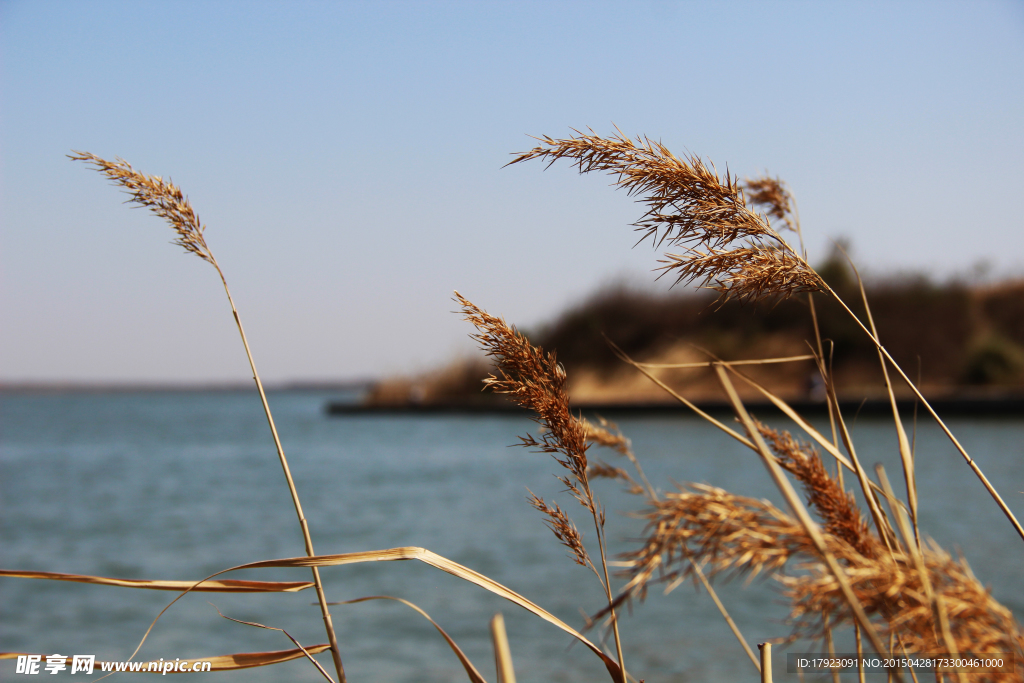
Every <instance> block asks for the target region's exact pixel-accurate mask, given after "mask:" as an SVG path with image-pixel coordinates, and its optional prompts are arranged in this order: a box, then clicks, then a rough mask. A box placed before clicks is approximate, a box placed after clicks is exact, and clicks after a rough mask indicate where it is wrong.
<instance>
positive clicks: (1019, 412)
mask: <svg viewBox="0 0 1024 683" xmlns="http://www.w3.org/2000/svg"><path fill="white" fill-rule="evenodd" d="M929 402H930V404H931V406H932V407H933V408H934V409H935V411H936V412H937V413H938V414H939V415H941V416H943V417H998V418H1024V396H1022V395H1013V396H999V397H996V396H988V397H959V398H940V399H935V400H932V401H929ZM696 405H697V407H698V408H700V409H701V410H703V411H705V412H707V413H715V414H722V413H730V414H731V413H732V407H731V405H730V404H728V403H726V402H724V401H703V402H698V403H697V404H696ZM789 405H790V407H791V408H793V410H795V411H796V412H797V413H799V414H800V415H814V416H818V415H827V414H828V408H827V405H826V404H825V403H824V402H823V401H791V402H789ZM896 405H897V407H898V408H899V410H900V415H901V417H903V418H904V419H909V418H911V417H912V416H913V414H914V405H915V404H914V401H912V400H902V399H901V400H897V401H896ZM745 406H746V407H747V409H748V410H750V411H751V412H753V413H756V414H761V415H767V414H774V415H781V414H782V411H780V410H779V409H778V408H776V407H775V406H774V405H772V404H771V403H769V402H767V401H757V402H755V401H749V402H746V403H745ZM839 408H840V410H841V411H842V413H843V415H844V416H845V417H846V418H847V419H851V418H852V417H853V416H855V415H858V416H864V417H869V416H870V417H891V415H892V406H891V404H890V403H889V401H888V400H887V399H883V400H879V399H871V400H864V401H851V400H845V401H840V402H839ZM325 409H326V412H327V414H328V415H332V416H337V417H341V416H346V415H395V416H399V415H514V414H517V413H523V414H526V410H525V409H523V408H520V407H518V406H516V405H513V404H512V403H509V402H507V401H493V402H476V403H460V402H452V403H432V404H399V405H365V404H360V403H345V402H341V401H334V402H329V403H328V404H327V406H326V408H325ZM573 409H574V410H578V411H580V412H582V413H584V414H587V415H594V414H599V415H604V416H611V415H630V416H635V415H677V414H681V413H684V414H685V413H689V412H690V409H689V408H687V407H686V406H684V405H683V404H681V403H665V402H657V403H600V404H598V403H581V404H576V405H574V406H573ZM917 414H918V417H919V418H923V417H925V416H926V415H927V414H926V413H925V411H924V409H923V408H922V407H920V405H919V404H918V410H917Z"/></svg>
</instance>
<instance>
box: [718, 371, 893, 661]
mask: <svg viewBox="0 0 1024 683" xmlns="http://www.w3.org/2000/svg"><path fill="white" fill-rule="evenodd" d="M715 371H716V372H717V374H718V379H719V381H720V382H721V384H722V388H723V389H725V393H726V395H727V396H728V397H729V401H730V402H731V403H732V406H733V409H734V410H735V411H736V416H737V417H739V418H740V421H741V422H742V423H743V426H744V427H746V430H747V435H748V436H749V437H750V439H751V440H752V441H753V442H754V443H755V444H756V445H757V451H758V453H759V454H760V455H761V458H762V460H763V461H764V464H765V466H766V467H767V468H768V473H769V474H770V475H771V478H772V480H773V481H774V482H775V485H776V486H777V487H778V489H779V491H780V492H781V493H782V496H783V498H785V500H786V503H787V504H788V505H789V507H790V509H791V510H792V512H793V514H794V516H795V517H796V518H797V519H798V520H799V521H800V523H801V525H802V526H803V528H804V530H805V531H806V532H807V536H808V537H809V538H810V539H811V542H812V543H813V544H814V547H815V549H816V550H817V551H818V554H819V555H820V557H821V559H822V560H823V561H824V563H825V565H826V566H827V567H828V569H829V571H830V572H831V573H832V575H833V576H834V577H835V579H836V582H837V583H838V584H839V588H840V590H841V591H842V594H843V597H844V598H845V599H846V602H847V604H848V605H849V607H850V611H851V612H852V613H853V617H854V618H855V619H856V621H857V622H858V623H859V624H860V626H861V628H863V629H864V633H865V634H866V635H867V637H868V639H869V640H870V641H871V644H872V645H873V646H874V647H875V648H876V651H877V652H879V653H884V652H885V649H884V645H883V644H882V641H881V639H880V638H879V637H878V633H877V632H876V631H875V628H874V625H873V624H872V623H871V621H870V620H869V619H868V615H867V613H866V612H865V611H864V607H863V605H861V602H860V600H859V599H858V598H857V595H856V594H855V593H854V592H853V589H852V588H851V587H850V582H849V581H848V580H847V577H846V574H845V572H844V571H843V569H842V567H840V566H839V563H838V562H837V561H836V558H835V556H833V554H832V553H831V552H830V551H829V549H828V547H827V546H826V544H825V539H824V537H823V536H822V534H821V530H820V529H819V528H818V525H817V523H815V521H814V520H813V519H811V516H810V515H809V514H808V512H807V508H806V507H804V504H803V502H802V501H801V500H800V497H799V496H798V495H797V493H796V491H795V490H794V489H793V485H792V484H791V483H790V481H789V479H787V478H786V475H785V473H784V472H783V471H782V468H781V467H780V466H779V463H778V461H777V460H776V459H775V457H774V456H773V455H772V454H771V452H770V451H769V450H768V445H767V444H766V443H765V442H764V439H763V438H762V437H761V434H760V432H759V431H758V429H757V427H756V425H755V424H754V421H753V420H752V419H751V417H750V415H749V414H748V413H747V409H746V408H745V407H744V406H743V402H742V401H741V400H740V397H739V395H738V394H737V393H736V389H735V387H733V384H732V382H731V381H730V380H729V375H728V374H726V370H725V368H724V367H723V366H721V365H718V366H716V367H715ZM762 673H763V670H762Z"/></svg>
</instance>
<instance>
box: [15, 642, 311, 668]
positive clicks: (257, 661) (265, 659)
mask: <svg viewBox="0 0 1024 683" xmlns="http://www.w3.org/2000/svg"><path fill="white" fill-rule="evenodd" d="M330 647H331V646H330V645H328V644H327V643H322V644H320V645H310V646H308V647H306V648H305V650H306V652H308V653H309V654H313V655H315V654H319V653H321V652H324V651H325V650H328V649H330ZM31 654H33V653H31V652H0V659H17V658H18V657H21V656H23V655H31ZM305 656H306V655H305V654H304V653H303V651H302V650H300V649H299V648H293V649H291V650H272V651H267V652H237V653H235V654H233V655H215V656H213V657H196V658H195V659H183V660H181V666H180V667H179V668H181V667H183V666H184V665H186V664H187V665H189V667H191V665H192V664H195V663H196V662H210V663H211V664H212V667H211V671H233V670H236V669H251V668H253V667H257V666H270V665H271V664H280V663H282V662H290V661H292V660H293V659H299V658H300V657H305ZM46 657H47V655H42V658H43V660H44V661H45V660H46ZM64 661H65V664H66V665H67V666H68V667H70V666H71V657H68V658H67V659H66V660H64ZM146 661H152V660H146ZM104 663H106V662H96V664H95V666H96V667H97V668H98V667H100V665H101V664H104ZM142 673H156V672H145V671H143V672H142ZM160 673H162V672H160ZM176 673H181V672H176Z"/></svg>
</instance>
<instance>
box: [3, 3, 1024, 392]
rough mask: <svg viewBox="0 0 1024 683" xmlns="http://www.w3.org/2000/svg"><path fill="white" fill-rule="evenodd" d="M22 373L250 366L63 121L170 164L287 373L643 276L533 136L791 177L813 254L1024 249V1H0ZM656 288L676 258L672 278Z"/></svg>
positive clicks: (179, 371)
mask: <svg viewBox="0 0 1024 683" xmlns="http://www.w3.org/2000/svg"><path fill="white" fill-rule="evenodd" d="M0 40H2V42H0V60H2V61H0V69H2V91H0V98H2V99H0V155H2V162H0V163H2V167H0V221H2V228H0V230H2V232H0V321H2V322H0V381H25V380H50V381H54V380H77V381H96V380H114V381H164V380H173V381H197V380H198V381H223V380H244V379H245V378H246V376H247V367H246V363H245V358H244V355H243V353H242V350H241V347H240V343H239V341H238V339H237V334H236V332H235V330H234V328H233V324H232V321H231V317H230V313H229V309H228V308H227V303H226V301H225V299H224V295H223V291H222V290H221V289H220V287H219V282H218V280H217V278H216V274H215V272H214V271H213V269H212V268H210V267H209V266H208V265H207V264H205V263H203V262H202V261H200V260H199V259H197V258H195V257H193V256H188V255H186V254H184V253H183V252H182V251H181V250H180V249H179V248H176V247H173V246H171V245H170V244H168V242H169V241H170V240H171V239H172V237H173V235H172V233H171V231H170V229H169V228H167V227H166V226H165V225H163V224H161V223H160V222H159V221H158V220H157V219H156V218H153V217H151V216H150V215H149V214H147V213H145V212H143V211H141V210H133V209H130V208H128V207H127V206H124V205H122V204H121V201H122V199H123V195H121V194H120V193H119V192H118V190H116V189H115V188H114V187H112V186H110V185H109V184H108V183H107V182H106V181H105V180H104V179H103V178H102V177H101V176H100V175H99V174H97V173H95V172H93V171H90V170H88V169H87V167H85V166H84V165H83V164H80V163H74V162H71V161H69V160H68V159H66V158H65V156H64V155H65V154H67V153H69V151H70V150H71V149H78V150H88V151H91V152H94V153H96V154H99V155H101V156H105V157H114V156H121V157H123V158H125V159H127V160H128V161H130V162H131V163H132V164H134V165H135V166H136V168H138V169H140V170H142V171H144V172H146V173H150V174H158V175H163V176H171V177H172V178H173V180H174V181H175V182H176V183H178V184H180V185H181V186H182V187H183V188H184V189H185V191H186V192H187V193H188V194H189V196H190V198H191V200H192V203H193V205H194V206H195V207H196V209H197V210H198V212H199V215H200V216H201V217H202V219H203V221H204V222H205V223H206V224H207V226H208V230H207V237H208V241H209V243H210V245H211V247H212V249H213V251H214V253H215V254H216V256H217V259H218V260H219V262H220V263H221V265H222V267H223V268H224V270H225V272H226V274H227V277H228V281H229V283H230V284H231V286H232V290H233V293H234V294H235V298H236V302H237V303H238V306H239V309H240V311H241V314H242V318H243V321H244V322H245V324H246V328H247V332H248V333H249V335H250V341H251V343H252V345H253V348H254V353H255V355H256V360H257V364H258V366H259V367H260V369H261V373H262V374H263V375H264V376H265V378H266V379H268V380H271V381H274V380H276V381H282V380H289V379H343V378H352V377H365V376H372V375H379V374H382V373H389V372H397V371H415V370H419V369H423V368H427V367H430V366H431V365H432V364H435V363H438V362H443V361H445V360H447V359H449V358H451V357H453V356H455V355H457V354H459V353H462V352H465V351H468V350H469V349H470V348H471V343H470V342H469V341H468V339H467V338H466V334H467V333H468V332H469V331H470V330H469V329H468V326H467V325H466V323H463V322H462V321H461V320H459V318H458V317H457V316H456V315H454V314H452V313H451V311H452V310H453V309H454V308H455V307H454V304H453V303H452V302H451V300H450V297H451V291H452V290H453V289H458V290H459V291H461V292H462V293H463V294H465V295H466V296H468V297H469V298H471V299H472V300H473V301H475V302H476V303H478V304H479V305H481V306H483V307H484V308H486V309H488V310H490V311H491V312H494V313H497V314H501V315H504V316H506V317H507V318H508V319H509V320H510V321H512V322H516V323H518V324H520V325H523V326H527V327H529V326H532V325H537V324H539V323H541V322H542V321H544V320H545V319H547V318H550V317H551V316H553V315H554V314H556V313H557V312H558V311H559V310H562V309H563V308H564V307H565V306H567V305H568V304H570V303H572V302H576V301H579V300H580V299H582V298H583V297H585V296H586V295H587V294H588V293H589V292H591V291H593V290H594V289H595V288H597V287H599V286H601V284H602V283H606V282H607V281H608V280H609V279H614V278H621V279H626V280H633V281H647V280H651V279H653V276H652V275H651V274H650V272H649V271H650V270H651V269H652V268H653V267H654V266H655V265H656V260H657V257H658V252H656V251H654V250H652V248H651V247H650V246H649V245H641V246H639V247H636V248H635V249H634V248H632V246H633V243H634V235H633V233H632V232H631V230H630V228H629V227H628V224H629V223H630V222H632V221H633V220H635V219H636V218H637V217H638V215H639V211H638V208H637V207H636V206H635V205H634V204H633V203H632V200H630V199H629V198H628V197H627V196H626V195H625V194H624V193H622V192H616V191H613V190H612V189H611V188H610V187H609V183H610V179H609V178H607V177H598V176H593V177H582V178H581V177H579V176H577V175H576V174H575V173H574V172H573V171H572V170H571V168H570V167H569V166H568V165H567V164H563V165H556V166H555V167H553V168H551V169H549V170H547V171H544V168H543V165H542V164H539V163H534V164H526V165H519V166H515V167H512V168H505V169H502V165H503V164H505V163H506V162H507V161H508V160H509V159H510V156H509V155H510V153H513V152H520V151H523V150H525V149H527V148H529V147H531V146H532V143H533V141H532V140H531V139H530V138H529V137H527V136H528V135H552V136H558V137H564V136H566V135H567V134H569V133H570V128H571V127H577V128H585V127H588V126H589V127H592V128H593V129H594V130H595V131H596V132H598V133H602V134H610V133H612V132H613V131H614V128H613V125H618V126H619V127H620V128H621V129H622V130H623V131H624V132H625V133H627V134H629V135H634V136H635V135H638V134H644V135H649V136H651V137H654V138H660V139H661V140H662V141H663V142H665V143H666V144H667V145H668V147H669V148H670V149H673V150H674V151H676V152H677V153H682V152H692V153H695V154H699V155H701V156H703V157H705V158H709V159H711V160H712V161H714V162H715V163H716V164H717V165H718V167H719V168H720V169H724V168H725V166H726V165H728V167H729V169H730V170H731V171H733V172H736V173H738V174H739V175H741V176H744V175H752V174H756V173H759V172H761V171H763V170H765V169H767V170H768V171H770V172H771V173H772V174H778V175H780V176H782V177H783V178H784V179H786V180H787V181H788V182H789V183H790V185H791V186H792V188H793V189H794V191H795V193H796V195H797V198H798V200H799V203H800V209H801V215H802V219H803V224H804V230H805V232H806V233H807V235H808V246H809V249H810V252H811V256H812V259H814V258H819V259H820V258H821V257H822V256H824V255H825V253H826V252H827V251H828V248H829V244H830V242H829V240H831V239H834V238H837V237H841V236H845V237H848V238H850V239H851V240H852V243H853V254H854V257H855V258H856V260H857V261H858V262H859V263H860V264H861V265H862V266H863V267H864V268H865V269H866V270H867V271H869V272H870V273H873V274H876V275H885V274H888V273H891V272H895V271H901V270H903V271H905V270H922V271H927V272H929V273H931V274H932V275H933V276H934V277H936V278H940V279H941V278H947V277H951V276H954V275H957V274H965V273H968V272H970V271H971V269H972V268H974V267H975V266H976V265H977V264H979V263H982V262H984V263H987V264H988V266H989V268H990V269H991V272H994V273H996V274H1001V275H1018V276H1019V275H1021V274H1022V272H1024V268H1022V263H1024V239H1022V237H1024V214H1022V211H1021V198H1022V196H1024V126H1022V122H1024V3H1021V2H1008V1H1006V2H978V1H974V2H959V3H943V2H921V3H916V2H877V3H872V2H839V1H838V0H836V1H830V2H751V3H743V2H719V3H705V2H653V1H647V2H645V1H642V0H641V1H638V2H621V3H600V2H592V3H572V2H551V1H545V2H504V3H501V2H408V3H403V2H367V3H360V2H323V3H313V2H270V3H268V2H252V1H247V2H233V1H230V0H219V1H217V2H206V1H202V2H184V1H169V2H108V1H103V0H96V1H93V2H48V1H45V0H32V1H24V2H18V1H13V0H6V1H4V2H0ZM658 286H667V285H665V284H664V283H662V284H660V285H658Z"/></svg>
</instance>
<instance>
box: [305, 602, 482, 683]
mask: <svg viewBox="0 0 1024 683" xmlns="http://www.w3.org/2000/svg"><path fill="white" fill-rule="evenodd" d="M369 600H394V601H395V602H400V603H402V604H403V605H405V606H406V607H411V608H412V609H414V610H416V611H417V612H419V613H420V615H421V616H422V617H423V618H424V619H426V620H427V621H429V622H430V623H431V624H433V625H434V628H436V629H437V632H438V633H440V634H441V637H442V638H444V639H445V642H447V643H448V647H450V648H451V650H452V652H454V653H455V656H456V657H458V658H459V661H460V662H461V663H462V668H464V669H465V670H466V674H467V675H468V676H469V680H471V681H473V683H487V681H486V680H484V677H483V676H482V675H481V674H480V672H479V671H478V670H477V668H476V667H475V666H473V662H471V661H469V657H467V656H466V653H465V652H463V651H462V648H460V647H459V646H458V644H457V643H456V642H455V641H454V640H452V637H451V636H449V635H448V633H447V632H446V631H445V630H444V629H443V628H441V626H440V625H439V624H438V623H437V622H436V621H434V620H433V619H431V617H430V615H429V614H427V613H426V612H425V611H424V610H422V609H420V607H419V606H417V605H414V604H413V603H411V602H409V601H408V600H403V599H402V598H396V597H394V596H392V595H368V596H366V597H365V598H355V599H354V600H343V601H341V602H329V603H327V604H329V605H355V604H358V603H360V602H367V601H369ZM313 604H314V605H315V604H316V603H313Z"/></svg>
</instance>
